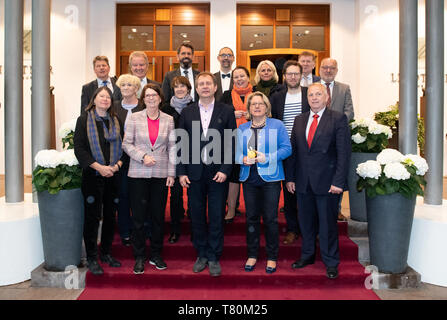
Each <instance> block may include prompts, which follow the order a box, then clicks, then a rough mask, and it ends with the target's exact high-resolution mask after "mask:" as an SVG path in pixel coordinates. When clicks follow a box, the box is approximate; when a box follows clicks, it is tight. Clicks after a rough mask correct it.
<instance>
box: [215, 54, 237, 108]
mask: <svg viewBox="0 0 447 320" xmlns="http://www.w3.org/2000/svg"><path fill="white" fill-rule="evenodd" d="M217 60H218V61H219V63H220V70H219V71H218V72H216V73H215V74H214V76H215V77H216V80H217V91H216V94H215V97H216V101H220V99H221V98H222V94H223V93H224V92H225V91H227V90H231V89H233V79H232V78H231V67H232V66H233V63H234V53H233V50H231V49H230V48H228V47H223V48H222V49H220V51H219V55H218V56H217Z"/></svg>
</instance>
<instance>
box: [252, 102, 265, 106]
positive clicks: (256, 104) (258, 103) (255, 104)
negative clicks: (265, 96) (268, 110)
mask: <svg viewBox="0 0 447 320" xmlns="http://www.w3.org/2000/svg"><path fill="white" fill-rule="evenodd" d="M251 106H253V107H257V106H260V107H262V106H265V103H264V102H255V103H252V104H251Z"/></svg>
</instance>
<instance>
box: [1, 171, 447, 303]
mask: <svg viewBox="0 0 447 320" xmlns="http://www.w3.org/2000/svg"><path fill="white" fill-rule="evenodd" d="M4 190H5V188H4V176H0V197H2V196H4V193H5V191H4ZM25 192H31V178H30V177H29V176H28V177H25ZM443 198H444V199H447V177H444V193H443ZM342 213H343V215H345V216H347V217H348V216H349V201H348V197H347V195H346V196H344V197H343V202H342ZM374 292H375V293H376V294H377V295H378V296H379V297H380V298H381V299H383V300H447V288H446V287H440V286H435V285H431V284H427V283H422V284H421V286H420V287H419V288H415V289H401V290H374ZM81 293H82V289H81V290H66V289H55V288H33V287H31V281H25V282H23V283H19V284H15V285H10V286H0V300H76V299H77V298H78V297H79V295H80V294H81Z"/></svg>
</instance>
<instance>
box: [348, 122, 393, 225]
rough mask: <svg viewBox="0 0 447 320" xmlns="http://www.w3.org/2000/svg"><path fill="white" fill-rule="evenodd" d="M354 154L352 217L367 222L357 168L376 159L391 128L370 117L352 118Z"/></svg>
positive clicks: (350, 195) (350, 175) (352, 156)
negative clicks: (359, 189) (358, 188)
mask: <svg viewBox="0 0 447 320" xmlns="http://www.w3.org/2000/svg"><path fill="white" fill-rule="evenodd" d="M349 125H350V128H351V142H352V154H351V164H350V170H349V173H348V187H349V208H350V211H351V219H352V220H355V221H360V222H366V221H367V216H366V198H365V192H364V191H360V192H359V191H357V181H358V176H357V174H356V169H357V166H358V165H359V163H362V162H365V161H367V160H371V159H375V158H376V157H377V154H378V153H379V152H380V151H382V150H383V149H385V148H386V147H387V145H388V140H389V138H390V137H391V136H392V133H391V129H390V128H389V127H387V126H384V125H381V124H378V123H377V122H376V121H374V120H372V119H369V118H361V119H357V120H351V122H350V123H349Z"/></svg>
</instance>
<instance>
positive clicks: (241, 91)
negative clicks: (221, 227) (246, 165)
mask: <svg viewBox="0 0 447 320" xmlns="http://www.w3.org/2000/svg"><path fill="white" fill-rule="evenodd" d="M231 79H233V89H232V90H227V91H225V92H224V94H223V96H222V99H221V102H223V103H225V104H228V105H231V106H233V108H234V115H235V117H236V124H237V126H238V127H239V126H240V125H241V124H243V123H245V122H247V118H246V116H247V103H246V101H247V100H246V97H248V96H249V95H250V94H251V93H252V92H253V86H252V85H251V83H250V73H249V71H248V70H247V68H245V67H242V66H238V67H236V68H235V69H234V70H233V72H232V73H231ZM239 171H240V165H234V166H233V171H232V173H231V176H230V186H229V190H228V199H227V202H228V212H227V215H226V216H225V223H231V222H233V219H234V216H235V214H236V203H237V199H238V198H239V190H240V185H239Z"/></svg>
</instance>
